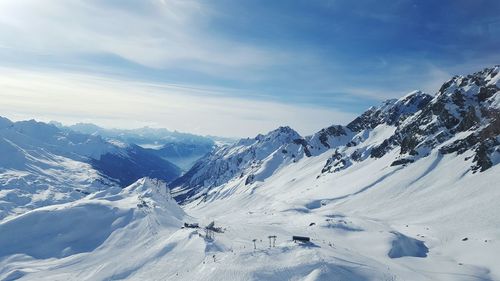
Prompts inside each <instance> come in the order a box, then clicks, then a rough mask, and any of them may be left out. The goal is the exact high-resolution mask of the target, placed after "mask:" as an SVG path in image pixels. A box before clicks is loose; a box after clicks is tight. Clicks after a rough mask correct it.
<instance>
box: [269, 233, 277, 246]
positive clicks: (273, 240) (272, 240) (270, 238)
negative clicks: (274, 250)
mask: <svg viewBox="0 0 500 281" xmlns="http://www.w3.org/2000/svg"><path fill="white" fill-rule="evenodd" d="M267 238H269V248H271V247H276V235H270V236H268V237H267ZM271 242H272V243H271Z"/></svg>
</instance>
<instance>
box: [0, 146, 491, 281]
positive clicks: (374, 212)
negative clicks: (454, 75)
mask: <svg viewBox="0 0 500 281" xmlns="http://www.w3.org/2000/svg"><path fill="white" fill-rule="evenodd" d="M322 157H324V156H323V155H322V156H318V157H315V158H309V159H306V160H307V161H301V162H298V163H295V164H292V165H290V166H289V167H287V168H286V169H282V170H280V171H279V172H278V173H276V174H275V175H273V176H272V177H271V178H269V179H268V180H267V181H265V182H263V183H260V184H258V185H255V186H254V187H252V188H248V186H245V185H244V184H241V183H240V185H241V186H238V187H236V186H233V187H231V186H230V185H231V184H228V186H227V187H226V189H227V190H238V192H236V193H233V194H232V195H231V196H227V197H221V198H213V199H212V200H211V201H210V202H204V203H203V202H198V201H195V202H192V203H190V204H188V205H187V206H185V207H184V210H182V209H181V208H180V207H179V206H178V205H177V204H176V203H175V201H174V200H173V199H172V198H171V197H170V195H169V194H168V193H167V189H166V187H165V186H162V185H161V184H160V183H158V182H155V181H152V180H149V179H142V180H140V181H139V182H137V183H135V184H133V185H131V186H130V187H128V188H126V189H124V190H123V191H120V190H119V189H117V190H110V191H107V192H100V193H96V194H92V195H89V196H87V197H86V198H83V199H79V200H76V201H74V202H72V203H66V204H62V205H53V206H49V207H44V208H40V209H36V210H34V211H31V212H28V213H26V214H24V215H21V216H18V217H15V218H12V219H9V220H4V221H2V223H1V224H0V268H1V269H0V278H1V279H2V280H17V279H20V280H498V279H499V278H500V267H499V266H498V263H497V258H498V253H500V242H499V241H500V231H499V230H498V227H497V226H498V225H500V218H499V216H498V212H499V211H500V210H499V206H500V205H499V204H498V200H497V199H498V198H500V190H499V189H498V185H497V184H496V182H497V181H498V179H499V178H498V175H499V174H500V173H499V172H500V171H499V166H498V165H496V166H494V167H493V168H492V169H490V170H488V171H486V172H485V173H486V174H472V173H470V172H468V171H470V165H469V163H466V162H465V161H463V159H458V158H456V157H452V156H445V157H442V156H439V155H435V156H430V157H428V158H426V159H425V161H419V162H417V163H414V164H412V169H401V167H390V166H387V165H381V162H380V161H379V160H377V161H372V162H371V163H366V164H365V163H363V165H359V166H356V167H353V169H355V170H351V171H350V172H346V173H338V174H331V175H328V176H325V177H320V178H319V179H317V178H316V174H317V173H318V169H321V165H322V164H323V162H324V161H322V160H324V159H321V158H322ZM387 158H390V155H389V156H388V157H387ZM437 162H439V165H436V163H437ZM387 163H389V162H387ZM436 167H437V168H436ZM184 212H185V213H184ZM184 221H186V222H199V223H200V225H202V226H205V225H207V224H209V223H210V222H211V221H215V225H216V226H220V227H222V228H223V229H224V232H223V233H216V234H215V238H214V239H213V240H210V239H206V238H205V231H204V230H202V229H191V228H185V229H181V225H182V222H184ZM270 235H276V236H277V239H276V245H275V247H271V248H269V239H268V236H270ZM292 235H302V236H308V237H311V239H312V241H311V243H309V244H300V243H294V242H292V241H291V238H292ZM253 239H257V241H256V246H257V247H256V249H255V250H254V249H253V242H252V240H253ZM464 239H466V241H463V240H464Z"/></svg>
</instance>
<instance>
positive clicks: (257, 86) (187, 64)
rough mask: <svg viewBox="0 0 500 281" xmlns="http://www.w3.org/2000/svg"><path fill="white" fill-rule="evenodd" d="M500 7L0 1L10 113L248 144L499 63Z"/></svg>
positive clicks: (2, 106) (1, 65) (0, 64)
mask: <svg viewBox="0 0 500 281" xmlns="http://www.w3.org/2000/svg"><path fill="white" fill-rule="evenodd" d="M498 11H500V1H498V0H474V1H472V0H441V1H435V0H420V1H416V0H415V1H414V0H392V1H383V0H378V1H375V0H358V1H347V0H345V1H342V0H286V1H285V0H273V1H268V0H239V1H234V0H211V1H203V0H199V1H197V0H16V1H12V0H0V115H1V116H5V117H8V118H10V119H13V120H22V119H31V118H34V119H37V120H42V121H50V120H56V121H60V122H63V123H65V124H72V123H77V122H91V123H95V124H98V125H101V126H104V127H116V128H135V127H141V126H151V127H164V128H167V129H171V130H178V131H184V132H191V133H196V134H202V135H218V136H228V137H251V136H254V135H256V134H258V133H262V132H266V131H269V130H272V129H274V128H276V127H278V126H280V125H289V126H291V127H292V128H294V129H296V130H297V131H298V132H299V133H301V134H303V135H307V134H311V133H313V132H315V131H317V130H319V129H321V128H323V127H326V126H329V125H332V124H346V123H348V122H349V121H351V120H352V119H354V118H355V117H356V116H357V115H358V114H360V113H362V112H363V111H364V110H366V109H367V108H368V107H370V106H372V105H377V104H378V103H380V102H381V101H383V100H385V99H389V98H398V97H402V96H404V95H405V94H406V93H408V92H411V91H413V90H423V91H426V92H428V93H430V94H433V93H435V92H436V91H437V90H438V89H439V87H440V85H441V84H442V83H443V82H445V81H446V80H447V79H449V78H451V77H452V76H453V75H458V74H468V73H471V72H474V71H478V70H481V69H482V68H484V67H489V66H493V65H496V64H499V63H500V52H499V51H498V50H499V46H500V14H499V13H498Z"/></svg>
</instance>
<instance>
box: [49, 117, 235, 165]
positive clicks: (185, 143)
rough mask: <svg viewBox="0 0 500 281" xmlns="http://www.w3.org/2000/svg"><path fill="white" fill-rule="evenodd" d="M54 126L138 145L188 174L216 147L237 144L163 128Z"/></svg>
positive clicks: (90, 125)
mask: <svg viewBox="0 0 500 281" xmlns="http://www.w3.org/2000/svg"><path fill="white" fill-rule="evenodd" d="M51 123H52V124H54V125H56V126H57V127H59V128H61V129H63V130H71V131H75V132H79V133H83V134H90V135H99V136H101V137H102V138H104V139H107V140H117V141H120V142H123V143H127V144H136V145H138V146H141V147H143V148H145V149H148V150H149V152H151V153H153V154H156V155H157V156H159V157H161V158H163V159H165V160H167V161H170V162H172V163H174V164H175V165H177V166H178V167H179V168H181V169H182V170H184V171H186V170H188V169H189V168H191V166H192V165H193V164H194V162H196V161H197V160H198V159H200V158H201V157H203V156H204V155H205V154H207V153H209V152H210V151H212V149H214V147H215V146H216V145H219V146H220V145H226V144H230V143H232V142H234V140H233V139H230V138H223V137H214V136H207V137H205V136H199V135H194V134H189V133H181V132H177V131H170V130H167V129H163V128H149V127H143V128H138V129H105V128H102V127H99V126H97V125H94V124H90V123H77V124H75V125H71V126H63V125H62V124H61V123H58V122H54V121H53V122H51Z"/></svg>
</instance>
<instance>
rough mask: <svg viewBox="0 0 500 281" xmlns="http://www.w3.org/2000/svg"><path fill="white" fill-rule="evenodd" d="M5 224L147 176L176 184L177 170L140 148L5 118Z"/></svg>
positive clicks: (1, 188)
mask: <svg viewBox="0 0 500 281" xmlns="http://www.w3.org/2000/svg"><path fill="white" fill-rule="evenodd" d="M0 155H1V157H0V218H4V217H6V216H8V215H11V214H14V213H21V212H24V211H25V210H30V209H34V208H37V207H41V206H46V205H51V204H54V203H60V202H68V201H73V200H75V199H78V198H82V197H84V196H85V195H87V194H89V193H92V192H95V191H98V190H102V189H107V188H109V187H110V186H115V185H117V186H122V187H124V186H127V185H129V184H131V183H132V182H134V181H136V180H137V179H139V178H141V177H144V176H152V177H156V178H160V179H164V180H166V181H172V180H173V179H175V178H176V177H178V176H179V175H180V170H179V168H177V167H176V166H175V165H173V164H171V163H169V162H167V161H165V160H163V159H161V158H159V157H157V156H155V155H152V154H150V153H149V152H148V151H147V150H145V149H143V148H141V147H139V146H136V145H125V144H123V143H118V142H108V141H105V140H103V139H102V138H100V137H98V136H91V135H86V134H80V133H75V132H69V131H62V130H60V129H59V128H57V127H55V126H53V125H49V124H46V123H42V122H36V121H34V120H30V121H20V122H11V121H10V120H8V119H6V118H0Z"/></svg>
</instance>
